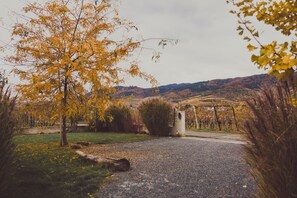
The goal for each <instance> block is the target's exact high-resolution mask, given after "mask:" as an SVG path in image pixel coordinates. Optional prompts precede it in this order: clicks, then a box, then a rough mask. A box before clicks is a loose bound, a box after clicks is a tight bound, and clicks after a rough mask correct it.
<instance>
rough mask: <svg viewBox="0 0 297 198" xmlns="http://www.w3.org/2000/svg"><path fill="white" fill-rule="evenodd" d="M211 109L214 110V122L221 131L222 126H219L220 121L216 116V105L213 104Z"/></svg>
mask: <svg viewBox="0 0 297 198" xmlns="http://www.w3.org/2000/svg"><path fill="white" fill-rule="evenodd" d="M213 110H214V116H215V122H216V123H217V124H218V127H219V130H220V131H221V130H222V128H221V124H220V121H219V118H218V113H217V108H216V106H213Z"/></svg>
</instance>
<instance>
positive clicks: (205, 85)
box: [115, 74, 276, 104]
mask: <svg viewBox="0 0 297 198" xmlns="http://www.w3.org/2000/svg"><path fill="white" fill-rule="evenodd" d="M275 83H276V79H275V78H274V77H271V76H269V75H267V74H261V75H253V76H248V77H237V78H228V79H218V80H210V81H203V82H196V83H182V84H170V85H164V86H160V87H159V88H158V90H156V89H145V88H140V87H124V86H119V87H117V93H116V95H115V97H117V98H133V100H137V99H143V98H146V97H152V96H162V97H164V98H166V99H167V100H170V101H172V102H181V103H190V104H192V103H195V104H196V103H197V102H206V103H208V102H224V101H225V102H236V101H239V100H242V99H243V98H244V97H247V96H250V95H251V94H252V93H253V92H254V91H257V90H259V89H260V88H261V87H263V86H270V85H273V84H275Z"/></svg>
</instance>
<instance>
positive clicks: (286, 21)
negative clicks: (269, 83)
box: [227, 0, 297, 79]
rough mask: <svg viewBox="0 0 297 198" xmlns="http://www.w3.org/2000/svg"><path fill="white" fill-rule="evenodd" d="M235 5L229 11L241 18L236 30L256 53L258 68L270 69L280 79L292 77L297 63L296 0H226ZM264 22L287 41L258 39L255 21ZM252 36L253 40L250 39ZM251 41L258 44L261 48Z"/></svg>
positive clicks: (253, 60)
mask: <svg viewBox="0 0 297 198" xmlns="http://www.w3.org/2000/svg"><path fill="white" fill-rule="evenodd" d="M227 3H232V4H233V6H234V8H235V9H233V10H232V11H230V12H231V13H232V14H235V15H236V16H237V17H238V19H239V27H238V28H237V31H238V33H239V35H243V38H244V40H246V41H247V42H248V43H249V44H248V46H247V48H248V49H249V51H251V52H253V53H254V54H253V55H252V58H251V59H252V62H253V63H255V64H256V65H258V67H259V68H264V69H268V70H269V71H268V72H269V74H271V75H274V76H276V77H278V78H280V79H287V78H290V77H292V75H293V72H292V70H293V71H295V70H296V66H297V65H296V63H297V47H296V36H297V23H296V21H297V1H291V0H284V1H277V0H261V1H253V0H227ZM253 19H256V20H258V21H261V22H264V24H266V25H268V26H272V27H273V28H274V29H275V30H276V31H278V32H280V33H282V34H283V35H284V36H285V38H286V39H287V40H288V41H286V42H283V43H279V42H277V41H273V42H271V43H269V44H263V43H262V42H261V41H260V39H259V33H258V31H256V28H255V27H254V26H253V25H252V22H251V21H252V20H253ZM250 38H253V39H250ZM251 42H255V43H256V44H257V45H258V46H259V51H258V52H255V49H256V47H254V44H251Z"/></svg>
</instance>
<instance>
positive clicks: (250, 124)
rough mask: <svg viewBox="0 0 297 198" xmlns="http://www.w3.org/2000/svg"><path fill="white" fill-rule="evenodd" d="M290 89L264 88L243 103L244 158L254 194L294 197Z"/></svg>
mask: <svg viewBox="0 0 297 198" xmlns="http://www.w3.org/2000/svg"><path fill="white" fill-rule="evenodd" d="M292 95H293V94H292V89H291V90H289V89H288V88H284V87H282V86H278V87H277V88H275V89H272V88H270V89H265V90H264V91H262V94H261V95H259V96H258V97H255V98H254V99H253V100H250V101H248V102H247V104H248V107H249V108H250V110H251V117H250V118H249V120H248V121H247V122H246V124H245V131H246V137H247V140H248V144H247V145H246V146H245V154H246V160H247V162H248V164H249V165H250V166H251V170H252V174H253V176H254V178H255V180H256V182H257V185H258V197H269V198H270V197H288V198H289V197H296V196H297V154H296V153H297V108H296V104H295V105H294V103H295V102H294V101H295V99H294V98H293V97H292Z"/></svg>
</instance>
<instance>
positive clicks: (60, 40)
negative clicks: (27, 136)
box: [8, 0, 155, 145]
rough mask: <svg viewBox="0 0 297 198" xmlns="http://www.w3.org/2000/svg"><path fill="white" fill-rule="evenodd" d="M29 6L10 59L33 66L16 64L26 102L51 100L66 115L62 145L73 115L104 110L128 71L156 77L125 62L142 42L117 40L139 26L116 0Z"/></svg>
mask: <svg viewBox="0 0 297 198" xmlns="http://www.w3.org/2000/svg"><path fill="white" fill-rule="evenodd" d="M24 11H25V13H26V15H27V16H24V18H25V20H24V21H23V22H20V23H17V24H15V25H14V27H13V31H12V37H13V38H14V41H15V43H14V46H15V52H16V53H15V54H14V55H13V56H11V57H8V60H9V61H10V62H13V63H14V64H18V65H22V66H27V67H25V68H24V67H18V68H17V69H15V73H16V74H18V75H19V76H20V77H21V79H22V80H24V82H25V83H24V84H21V85H19V87H18V88H19V91H20V92H21V93H22V96H23V102H24V103H26V104H31V105H33V106H34V105H37V104H44V105H48V106H49V107H51V108H50V109H51V111H53V113H52V115H55V116H56V115H60V117H61V121H62V123H63V127H62V133H61V134H62V136H61V145H67V138H66V122H67V119H68V118H69V117H70V116H74V115H75V114H77V113H78V112H82V111H83V110H85V109H86V108H87V105H92V106H93V107H96V108H97V110H98V112H99V113H103V111H104V110H105V108H106V107H107V103H108V102H109V100H110V95H111V94H112V93H113V92H114V88H113V87H114V86H116V85H118V84H119V83H120V82H123V81H124V79H123V77H122V76H123V75H122V74H123V73H128V74H131V75H132V76H138V77H142V78H144V79H146V80H148V81H151V82H152V83H154V82H155V80H154V78H153V77H152V76H150V75H147V74H145V73H143V72H141V70H140V69H139V67H138V65H137V64H136V63H135V62H133V63H131V67H130V68H125V67H121V66H120V63H121V61H123V60H126V59H127V58H128V57H129V56H130V55H132V53H133V51H134V50H135V49H137V48H139V47H141V46H140V42H138V41H134V40H133V38H129V37H128V38H125V39H124V40H113V39H111V38H113V37H112V36H113V35H115V33H116V32H117V31H118V30H121V29H122V28H125V29H131V28H134V26H133V25H132V24H131V23H129V22H126V21H125V20H122V19H121V18H119V16H118V12H117V11H116V10H115V9H113V7H112V5H111V4H110V1H105V0H102V1H96V2H94V1H93V0H71V1H69V0H48V1H46V2H45V3H44V4H38V3H33V4H30V3H28V5H27V6H26V7H25V8H24ZM88 92H91V93H92V94H91V95H90V96H88V97H87V93H88Z"/></svg>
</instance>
